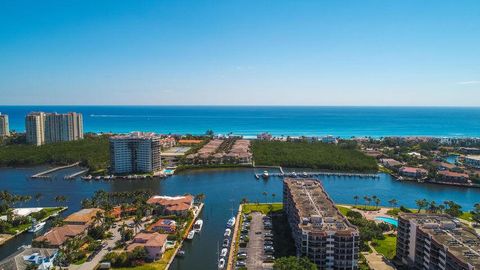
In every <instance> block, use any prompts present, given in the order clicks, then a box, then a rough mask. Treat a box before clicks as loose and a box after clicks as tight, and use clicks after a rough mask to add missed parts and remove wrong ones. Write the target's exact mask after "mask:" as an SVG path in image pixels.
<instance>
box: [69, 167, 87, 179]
mask: <svg viewBox="0 0 480 270" xmlns="http://www.w3.org/2000/svg"><path fill="white" fill-rule="evenodd" d="M86 172H88V169H85V170H81V171H79V172H76V173H72V174H70V175H66V176H65V177H64V179H66V180H70V179H74V178H75V177H77V176H79V175H82V174H84V173H86Z"/></svg>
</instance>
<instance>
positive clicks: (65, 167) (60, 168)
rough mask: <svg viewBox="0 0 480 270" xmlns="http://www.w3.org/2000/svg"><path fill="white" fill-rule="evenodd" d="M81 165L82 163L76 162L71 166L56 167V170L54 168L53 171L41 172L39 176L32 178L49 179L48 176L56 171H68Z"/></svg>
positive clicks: (35, 175)
mask: <svg viewBox="0 0 480 270" xmlns="http://www.w3.org/2000/svg"><path fill="white" fill-rule="evenodd" d="M79 164H80V162H75V163H73V164H70V165H65V166H60V167H55V168H52V169H48V170H46V171H43V172H39V173H37V174H34V175H32V176H31V178H49V177H50V176H48V175H47V174H49V173H52V172H56V171H59V170H63V169H67V168H71V167H74V166H77V165H79Z"/></svg>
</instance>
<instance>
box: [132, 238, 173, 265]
mask: <svg viewBox="0 0 480 270" xmlns="http://www.w3.org/2000/svg"><path fill="white" fill-rule="evenodd" d="M167 237H168V235H167V234H159V233H156V232H155V233H139V234H137V235H136V236H135V237H134V238H133V241H132V243H131V244H130V245H128V247H127V251H130V252H131V251H133V250H134V249H135V248H137V247H142V248H145V250H146V251H147V254H148V258H149V259H151V260H158V259H160V258H161V257H162V254H163V253H164V252H165V246H166V244H167Z"/></svg>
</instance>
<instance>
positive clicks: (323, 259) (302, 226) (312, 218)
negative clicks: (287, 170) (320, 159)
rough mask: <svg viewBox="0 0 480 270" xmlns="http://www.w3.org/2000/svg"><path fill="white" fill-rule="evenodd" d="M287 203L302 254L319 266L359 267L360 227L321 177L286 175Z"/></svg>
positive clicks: (284, 199) (284, 195)
mask: <svg viewBox="0 0 480 270" xmlns="http://www.w3.org/2000/svg"><path fill="white" fill-rule="evenodd" d="M283 206H284V210H285V213H286V215H287V219H288V222H289V224H290V228H291V230H292V236H293V239H294V240H295V246H296V250H297V254H298V255H299V256H306V257H308V258H309V259H310V260H312V261H313V262H314V263H315V264H317V266H318V268H319V269H358V256H359V241H360V236H359V231H358V229H357V228H356V227H355V226H353V225H352V224H350V223H349V221H348V220H347V219H346V217H344V216H343V215H342V214H341V213H340V211H339V210H338V209H337V208H336V207H335V204H334V202H333V201H332V200H331V199H330V197H329V196H328V194H327V193H326V192H325V190H324V189H323V187H322V185H321V183H320V182H319V181H318V180H316V179H292V178H286V179H285V180H284V182H283Z"/></svg>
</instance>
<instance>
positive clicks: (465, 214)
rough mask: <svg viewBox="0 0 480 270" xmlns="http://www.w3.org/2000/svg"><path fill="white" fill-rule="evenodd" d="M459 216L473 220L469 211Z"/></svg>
mask: <svg viewBox="0 0 480 270" xmlns="http://www.w3.org/2000/svg"><path fill="white" fill-rule="evenodd" d="M459 218H461V219H464V220H467V221H473V219H472V213H470V212H463V214H462V215H460V216H459Z"/></svg>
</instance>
